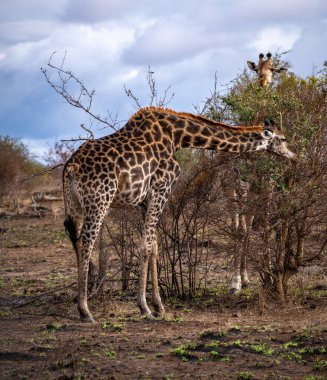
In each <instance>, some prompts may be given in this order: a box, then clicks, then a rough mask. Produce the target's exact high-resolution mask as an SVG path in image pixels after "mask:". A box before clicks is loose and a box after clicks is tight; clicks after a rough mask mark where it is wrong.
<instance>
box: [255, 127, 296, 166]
mask: <svg viewBox="0 0 327 380" xmlns="http://www.w3.org/2000/svg"><path fill="white" fill-rule="evenodd" d="M272 125H273V124H272V122H271V120H267V121H265V125H264V129H263V131H262V133H261V135H262V137H263V142H264V143H263V148H262V149H265V150H267V151H268V152H272V153H275V154H277V155H278V156H283V157H286V158H288V159H290V160H292V161H296V154H295V153H294V152H292V151H291V150H290V148H289V147H288V145H287V142H286V137H285V136H284V135H283V134H281V133H280V132H279V131H277V129H276V128H272V127H271V126H272Z"/></svg>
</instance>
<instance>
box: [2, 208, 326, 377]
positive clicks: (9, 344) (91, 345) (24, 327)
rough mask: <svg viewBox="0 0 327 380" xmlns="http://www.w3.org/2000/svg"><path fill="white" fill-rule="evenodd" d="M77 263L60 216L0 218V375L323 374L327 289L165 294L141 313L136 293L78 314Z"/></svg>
mask: <svg viewBox="0 0 327 380" xmlns="http://www.w3.org/2000/svg"><path fill="white" fill-rule="evenodd" d="M75 281H76V263H75V256H74V253H73V251H72V248H71V245H70V242H69V241H68V239H67V238H66V236H65V234H64V231H63V228H62V219H61V218H57V220H54V218H53V217H52V216H51V217H50V216H48V217H46V218H41V219H37V218H29V217H26V216H25V217H23V216H22V217H15V218H13V217H5V216H3V215H2V217H1V219H0V379H166V380H168V379H209V378H212V379H244V380H245V379H307V380H309V379H310V380H314V379H327V290H326V289H327V287H326V282H324V280H323V279H320V280H319V281H320V282H319V281H318V282H317V283H315V286H312V285H310V286H309V287H308V288H306V289H300V294H299V296H298V297H297V298H294V300H293V302H292V303H291V304H290V305H288V306H287V307H282V306H281V305H278V304H275V305H268V306H266V308H265V310H264V312H263V313H261V312H260V310H261V308H259V307H258V301H257V296H256V295H255V294H253V293H249V292H243V293H241V294H240V295H237V296H234V297H233V296H229V295H227V294H226V295H220V296H218V295H215V294H212V295H208V296H206V297H204V298H200V299H197V300H194V301H193V302H181V301H178V300H166V306H167V311H168V313H167V316H166V317H165V318H164V319H161V320H148V319H142V318H140V316H139V313H138V309H137V307H136V301H135V300H136V297H135V295H134V294H128V295H126V294H123V293H121V292H118V291H116V292H113V291H107V292H105V293H104V294H102V295H101V296H100V297H99V298H98V299H95V300H92V301H91V302H90V308H91V310H92V313H93V316H94V317H95V318H96V320H97V324H95V325H85V324H81V323H80V322H79V320H78V313H77V309H76V305H75V304H74V297H75V295H76V284H75Z"/></svg>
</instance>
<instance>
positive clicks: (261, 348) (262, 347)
mask: <svg viewBox="0 0 327 380" xmlns="http://www.w3.org/2000/svg"><path fill="white" fill-rule="evenodd" d="M250 348H251V350H252V351H253V352H256V353H257V354H262V355H267V356H270V355H273V354H274V352H275V351H274V350H273V349H272V348H271V347H269V346H268V345H267V344H264V343H263V344H251V345H250Z"/></svg>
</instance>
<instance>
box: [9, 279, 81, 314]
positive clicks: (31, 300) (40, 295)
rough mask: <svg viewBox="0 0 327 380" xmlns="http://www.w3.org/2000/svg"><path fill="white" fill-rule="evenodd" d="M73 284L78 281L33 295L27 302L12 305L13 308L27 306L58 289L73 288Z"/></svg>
mask: <svg viewBox="0 0 327 380" xmlns="http://www.w3.org/2000/svg"><path fill="white" fill-rule="evenodd" d="M73 285H76V282H72V283H71V284H69V285H66V286H61V287H59V288H55V289H52V290H49V291H48V292H45V293H42V294H39V295H38V296H35V297H32V298H31V299H30V300H28V301H26V302H23V303H21V304H19V305H16V306H12V307H11V309H12V310H13V309H18V308H20V307H23V306H26V305H29V304H30V303H32V302H34V301H36V300H38V299H40V298H42V297H44V296H47V295H49V294H52V293H54V292H57V291H58V290H62V289H67V288H71V287H72V286H73Z"/></svg>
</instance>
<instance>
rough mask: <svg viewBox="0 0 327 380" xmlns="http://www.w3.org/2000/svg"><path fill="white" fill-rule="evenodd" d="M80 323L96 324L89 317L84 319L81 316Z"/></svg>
mask: <svg viewBox="0 0 327 380" xmlns="http://www.w3.org/2000/svg"><path fill="white" fill-rule="evenodd" d="M81 322H82V323H96V322H95V320H94V319H93V318H92V316H91V315H88V316H86V317H82V316H81Z"/></svg>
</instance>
